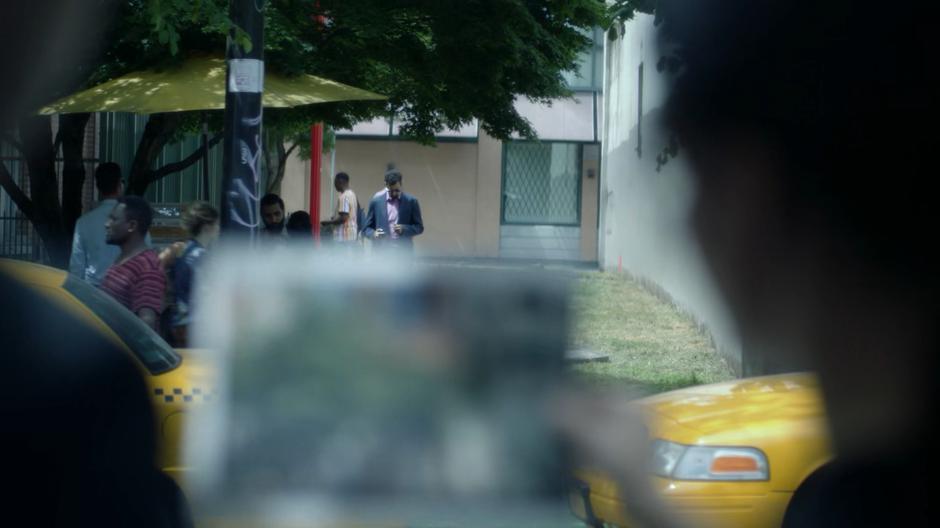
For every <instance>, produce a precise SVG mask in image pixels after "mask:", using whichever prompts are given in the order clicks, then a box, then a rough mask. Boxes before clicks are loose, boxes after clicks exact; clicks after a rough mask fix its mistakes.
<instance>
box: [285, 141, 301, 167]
mask: <svg viewBox="0 0 940 528" xmlns="http://www.w3.org/2000/svg"><path fill="white" fill-rule="evenodd" d="M299 146H300V144H299V143H294V144H293V145H291V146H290V148H289V149H287V152H285V153H284V158H283V160H282V161H281V163H284V162H286V161H287V158H289V157H290V153H291V152H293V151H294V149H295V148H297V147H299Z"/></svg>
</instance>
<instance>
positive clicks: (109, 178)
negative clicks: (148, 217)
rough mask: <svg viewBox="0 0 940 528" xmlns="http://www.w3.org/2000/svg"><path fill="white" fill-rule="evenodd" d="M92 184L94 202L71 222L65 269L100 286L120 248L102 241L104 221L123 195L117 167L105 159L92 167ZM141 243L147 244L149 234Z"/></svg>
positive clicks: (119, 168)
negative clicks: (90, 208) (95, 205)
mask: <svg viewBox="0 0 940 528" xmlns="http://www.w3.org/2000/svg"><path fill="white" fill-rule="evenodd" d="M95 187H97V188H98V206H97V207H95V208H94V209H92V210H91V211H89V212H87V213H85V214H83V215H82V216H81V217H80V218H79V219H78V221H77V222H76V223H75V235H74V236H73V237H72V256H71V258H69V273H71V274H72V275H74V276H76V277H78V278H79V279H82V280H83V281H85V282H87V283H89V284H91V285H93V286H100V285H101V281H102V280H103V279H104V276H105V273H107V271H108V268H110V267H111V264H113V263H114V261H115V259H117V256H118V253H120V252H121V249H120V248H119V247H117V246H112V245H108V244H107V243H106V242H105V231H104V223H105V222H106V221H107V220H108V215H109V214H110V213H111V211H112V210H113V209H114V206H115V205H117V199H118V198H120V197H121V196H123V195H124V183H123V182H122V180H121V167H120V165H118V164H117V163H114V162H110V161H109V162H107V163H102V164H101V165H98V168H97V169H96V170H95ZM145 243H146V244H147V246H148V247H149V246H150V235H149V234H148V235H147V237H146V239H145Z"/></svg>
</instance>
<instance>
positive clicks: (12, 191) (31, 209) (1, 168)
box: [0, 163, 38, 225]
mask: <svg viewBox="0 0 940 528" xmlns="http://www.w3.org/2000/svg"><path fill="white" fill-rule="evenodd" d="M0 187H3V190H4V191H6V192H7V194H9V195H10V199H11V200H13V203H15V204H16V206H17V207H18V208H19V209H20V211H22V212H23V214H24V215H26V218H27V219H28V220H29V221H30V222H32V223H33V225H36V222H37V220H38V218H37V214H38V211H37V210H36V205H35V204H34V203H33V201H32V200H30V199H29V197H28V196H26V193H24V192H23V190H22V189H20V186H19V185H17V184H16V182H15V181H13V176H12V175H11V174H10V172H9V171H7V167H6V165H4V164H3V163H0Z"/></svg>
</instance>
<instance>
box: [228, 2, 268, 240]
mask: <svg viewBox="0 0 940 528" xmlns="http://www.w3.org/2000/svg"><path fill="white" fill-rule="evenodd" d="M263 7H264V0H230V3H229V16H230V17H231V19H232V22H234V23H235V25H236V26H238V27H240V28H241V29H242V30H243V31H245V33H247V35H248V37H249V38H250V39H251V47H250V49H247V50H246V49H245V48H243V47H242V46H240V45H239V44H238V43H237V42H236V39H235V32H234V30H233V31H232V32H231V33H230V34H229V38H228V50H227V51H226V62H227V65H228V72H227V76H226V79H227V82H226V84H225V137H224V143H223V147H222V149H223V156H224V158H223V159H224V161H223V165H222V171H223V172H222V227H223V229H224V230H225V231H226V232H227V233H231V234H239V235H242V236H246V235H247V236H248V237H249V238H250V239H253V238H254V235H255V234H256V233H257V230H258V227H259V224H260V218H259V217H260V215H259V211H258V200H259V198H260V196H259V194H260V191H261V187H260V176H261V174H260V173H261V93H262V91H263V88H264V17H263V15H262V12H261V10H262V8H263Z"/></svg>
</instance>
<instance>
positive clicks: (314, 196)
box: [310, 123, 323, 246]
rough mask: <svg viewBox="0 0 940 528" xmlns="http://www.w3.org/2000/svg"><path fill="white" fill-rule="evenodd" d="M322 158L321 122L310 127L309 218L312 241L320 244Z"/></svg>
mask: <svg viewBox="0 0 940 528" xmlns="http://www.w3.org/2000/svg"><path fill="white" fill-rule="evenodd" d="M322 160H323V123H317V124H315V125H313V126H312V127H310V218H311V220H312V222H310V223H311V224H313V239H314V241H315V242H314V243H315V244H316V245H317V246H319V245H320V165H321V163H322Z"/></svg>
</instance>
